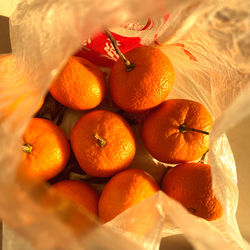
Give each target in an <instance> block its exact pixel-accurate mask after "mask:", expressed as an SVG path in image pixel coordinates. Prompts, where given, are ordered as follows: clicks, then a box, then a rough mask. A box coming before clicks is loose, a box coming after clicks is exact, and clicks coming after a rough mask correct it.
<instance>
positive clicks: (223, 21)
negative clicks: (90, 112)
mask: <svg viewBox="0 0 250 250" xmlns="http://www.w3.org/2000/svg"><path fill="white" fill-rule="evenodd" d="M219 3H220V4H218V1H215V0H210V1H202V0H188V1H168V0H166V1H164V0H162V1H153V0H144V1H139V0H135V1H130V0H126V1H125V0H119V1H110V0H105V1H103V0H102V1H100V0H94V1H92V0H91V1H90V0H84V1H82V0H81V1H79V0H71V1H67V0H60V1H59V0H56V1H55V0H53V1H52V0H43V1H41V0H23V1H21V2H20V4H19V5H18V7H17V9H16V10H15V12H14V13H13V15H12V16H11V19H10V31H11V43H12V49H13V58H14V59H13V62H12V64H13V67H12V69H13V70H12V71H11V72H4V70H3V73H2V74H1V75H0V111H1V110H3V109H5V108H6V107H7V106H8V105H9V104H10V103H12V102H13V101H14V100H15V99H16V98H18V97H20V96H22V95H23V94H24V93H29V94H28V96H26V97H25V98H24V99H23V100H22V101H21V102H20V104H19V105H17V107H16V108H15V110H13V112H12V113H11V114H10V115H9V116H8V117H6V116H3V115H1V116H0V148H1V154H0V165H1V169H0V171H1V174H0V188H1V193H0V216H1V218H3V219H4V221H6V223H8V225H10V226H11V227H12V228H13V229H14V230H16V231H18V232H19V233H20V234H21V235H23V236H25V237H26V238H27V239H29V240H30V241H31V242H32V244H33V245H34V246H36V247H37V248H39V249H83V248H86V249H100V248H103V249H104V248H105V249H143V248H145V249H157V248H158V247H159V244H160V239H161V238H162V237H165V236H170V235H174V234H180V233H182V234H184V236H185V237H186V238H187V239H188V240H189V241H190V243H191V244H192V245H193V246H194V247H195V248H196V249H247V248H248V247H249V245H248V243H247V242H246V241H245V240H244V239H243V237H242V236H241V233H240V230H239V226H238V223H237V219H236V210H237V205H238V199H239V194H241V193H242V194H244V193H246V192H247V190H246V189H245V190H239V188H238V186H237V169H239V168H244V167H245V166H246V164H239V165H237V166H236V164H235V160H234V157H233V153H232V150H231V148H230V144H229V141H228V138H227V131H228V130H229V129H231V128H233V127H234V126H236V125H237V124H239V123H240V122H241V121H242V120H244V119H245V118H247V117H248V116H249V115H250V108H249V104H250V100H249V95H250V70H249V58H250V57H249V46H248V44H249V32H250V31H249V27H250V26H249V20H250V17H249V16H250V8H249V7H250V6H249V3H248V2H247V1H246V2H243V1H236V0H230V1H227V3H223V1H219ZM165 13H168V14H169V18H168V20H167V22H166V24H165V25H164V26H161V24H162V22H161V20H162V15H164V14H165ZM135 15H136V17H135ZM147 16H151V17H152V18H153V19H154V20H155V24H156V25H155V27H154V28H153V29H150V30H145V31H143V32H142V33H140V32H139V31H138V33H136V32H135V35H136V36H140V37H142V38H143V41H144V44H154V45H156V44H155V34H156V33H157V44H158V46H159V48H160V49H161V50H162V51H163V52H164V53H166V55H167V56H168V57H169V58H170V60H171V61H172V63H173V65H174V68H175V74H176V80H175V85H174V88H173V90H172V92H171V94H170V95H169V97H168V98H187V99H192V100H196V101H198V102H201V103H202V104H203V105H205V106H206V107H207V108H208V110H209V111H210V112H211V113H212V115H213V117H214V119H215V122H214V125H213V128H212V131H211V134H210V149H209V153H208V163H209V164H210V165H211V167H212V177H213V189H214V192H215V194H216V196H217V198H218V199H219V200H220V201H221V203H222V206H223V217H222V218H221V219H219V220H216V221H213V222H208V221H204V220H203V219H201V218H197V217H195V216H193V215H191V214H190V213H188V211H187V210H186V209H185V208H183V207H182V206H181V205H180V204H179V203H178V202H176V201H174V200H173V199H171V198H170V197H168V196H167V195H165V194H164V193H162V192H158V193H156V194H155V195H154V196H152V197H150V198H148V199H146V200H144V201H143V202H141V203H140V204H138V205H136V206H134V207H132V208H130V209H128V210H126V211H124V212H123V213H122V214H120V215H119V216H117V217H116V218H115V219H113V220H112V221H110V222H109V223H106V224H105V225H102V224H100V223H99V222H98V221H97V220H96V219H95V218H92V217H91V216H90V215H88V214H87V213H86V211H82V210H80V209H79V208H78V207H75V206H73V205H72V204H70V203H69V202H68V203H67V202H66V201H64V199H60V197H58V200H57V199H55V203H54V204H52V206H51V207H49V208H48V207H46V208H44V207H43V206H41V204H40V203H39V201H40V200H39V197H41V196H42V195H43V194H44V193H45V192H46V191H47V189H48V187H47V186H46V185H43V184H41V183H33V182H29V181H27V182H25V181H24V183H21V184H20V182H19V181H18V180H17V168H18V166H19V164H20V159H21V150H20V143H21V138H22V134H23V131H24V130H25V127H26V126H27V123H28V121H29V119H30V118H31V116H32V114H33V113H34V111H35V107H36V105H37V104H38V103H39V101H40V98H41V97H42V96H44V95H45V94H46V91H47V90H48V88H49V85H50V83H51V81H52V80H53V79H54V77H55V76H56V75H57V73H58V72H59V71H60V69H61V68H62V66H63V65H64V64H65V62H66V61H67V59H68V57H69V56H70V55H72V54H73V53H75V52H76V51H77V50H78V49H79V48H80V46H81V43H82V41H84V40H85V39H88V38H89V37H91V36H93V35H94V34H96V32H99V31H101V30H103V29H104V28H107V27H108V28H110V29H112V27H114V26H116V27H119V25H121V24H124V23H128V22H134V21H135V20H140V18H144V17H147ZM2 69H3V65H0V71H1V70H2ZM16 82H19V83H20V82H21V84H18V85H16ZM0 114H2V113H1V112H0ZM248 144H249V143H248V140H247V138H246V139H245V140H244V143H243V144H242V146H241V147H242V150H244V148H245V147H247V146H248ZM148 157H149V158H150V156H148ZM151 161H152V162H154V163H155V166H157V165H159V164H161V163H159V162H157V161H154V159H151ZM248 187H249V185H248ZM52 196H53V194H52ZM65 202H66V203H65ZM62 204H63V206H62ZM249 205H250V204H249ZM72 213H77V216H78V217H77V219H78V222H81V223H82V224H81V223H80V226H81V229H82V228H84V230H81V233H80V234H78V235H77V234H74V232H73V230H72V228H74V227H75V226H77V225H78V224H77V223H75V221H74V223H73V224H72V223H71V224H70V223H68V221H67V220H66V219H65V218H67V216H68V215H69V214H72ZM71 222H72V221H71ZM69 224H70V225H69Z"/></svg>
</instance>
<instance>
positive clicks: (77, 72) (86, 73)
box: [50, 56, 105, 110]
mask: <svg viewBox="0 0 250 250" xmlns="http://www.w3.org/2000/svg"><path fill="white" fill-rule="evenodd" d="M50 93H51V95H52V96H53V97H54V98H55V99H56V100H57V101H58V102H60V103H62V104H63V105H64V106H66V107H68V108H71V109H76V110H86V109H92V108H94V107H96V106H97V105H99V104H100V103H101V101H102V99H103V97H104V95H105V81H104V77H103V74H102V72H101V71H100V70H99V69H98V68H97V67H96V66H95V65H94V64H93V63H91V62H89V61H88V60H86V59H84V58H81V57H76V56H72V57H70V58H69V61H68V63H67V64H66V66H65V67H64V69H63V70H62V71H61V73H60V74H59V75H58V77H57V79H56V80H55V81H54V82H53V83H52V85H51V88H50Z"/></svg>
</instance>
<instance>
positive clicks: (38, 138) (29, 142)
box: [22, 118, 70, 180]
mask: <svg viewBox="0 0 250 250" xmlns="http://www.w3.org/2000/svg"><path fill="white" fill-rule="evenodd" d="M22 150H23V151H24V161H23V165H24V166H26V168H27V172H29V174H32V173H34V175H37V176H39V177H40V178H42V179H44V180H48V179H50V178H52V177H54V176H56V175H57V174H58V173H59V172H61V171H62V170H63V169H64V167H65V166H66V164H67V162H68V159H69V156H70V148H69V143H68V140H67V137H66V135H65V133H64V132H63V130H62V129H61V128H60V127H58V126H56V125H55V124H54V123H53V122H51V121H49V120H46V119H41V118H32V119H31V121H30V123H29V125H28V127H27V129H26V131H25V133H24V135H23V146H22ZM23 171H25V170H24V169H23Z"/></svg>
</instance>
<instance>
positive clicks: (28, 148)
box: [21, 143, 33, 154]
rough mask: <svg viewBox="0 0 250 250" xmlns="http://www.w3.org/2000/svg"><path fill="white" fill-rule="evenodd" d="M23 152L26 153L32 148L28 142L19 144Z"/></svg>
mask: <svg viewBox="0 0 250 250" xmlns="http://www.w3.org/2000/svg"><path fill="white" fill-rule="evenodd" d="M21 148H22V150H23V152H25V153H27V154H30V153H31V152H32V150H33V147H32V146H31V145H30V144H28V143H25V144H24V145H22V146H21Z"/></svg>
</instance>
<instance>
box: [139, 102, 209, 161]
mask: <svg viewBox="0 0 250 250" xmlns="http://www.w3.org/2000/svg"><path fill="white" fill-rule="evenodd" d="M212 122H213V121H212V117H211V115H210V113H209V112H208V110H207V109H206V108H205V107H204V106H203V105H201V104H200V103H198V102H194V101H191V100H185V99H169V100H167V101H166V102H164V103H162V104H161V105H160V106H159V107H158V108H157V109H156V110H155V111H154V112H152V113H151V114H150V115H149V116H148V117H147V118H146V120H145V121H144V124H143V127H142V137H143V142H144V144H145V146H146V148H147V150H148V151H149V152H150V154H151V155H152V156H153V157H154V158H156V159H157V160H159V161H161V162H165V163H170V164H177V163H184V162H188V161H194V160H197V159H198V158H199V157H201V156H202V155H203V154H204V153H205V152H206V151H207V150H208V147H209V135H205V134H201V133H197V132H193V131H188V132H185V133H181V132H180V131H179V126H180V125H181V124H183V123H184V124H186V125H187V126H189V127H190V128H195V129H199V130H203V131H208V132H209V131H210V129H211V126H212Z"/></svg>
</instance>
